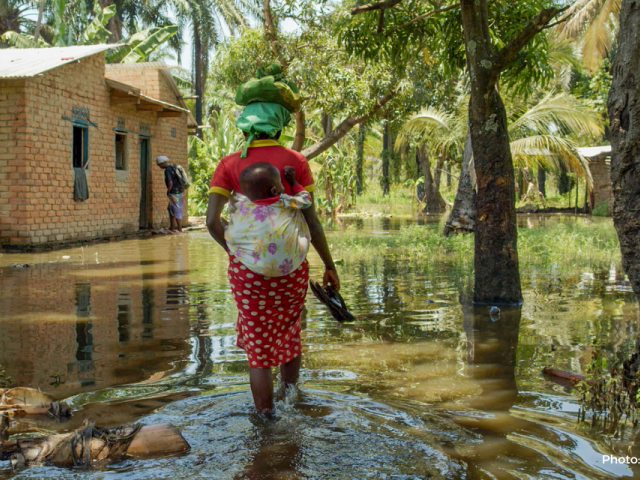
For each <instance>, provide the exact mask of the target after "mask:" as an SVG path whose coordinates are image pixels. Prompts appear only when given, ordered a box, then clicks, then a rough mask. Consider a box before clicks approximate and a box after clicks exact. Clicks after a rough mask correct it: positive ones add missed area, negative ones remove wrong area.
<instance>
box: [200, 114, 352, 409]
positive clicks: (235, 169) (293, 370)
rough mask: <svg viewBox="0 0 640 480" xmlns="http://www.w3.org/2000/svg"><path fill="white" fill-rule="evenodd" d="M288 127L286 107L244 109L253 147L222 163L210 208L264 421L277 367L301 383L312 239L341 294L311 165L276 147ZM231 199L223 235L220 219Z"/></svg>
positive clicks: (287, 381)
mask: <svg viewBox="0 0 640 480" xmlns="http://www.w3.org/2000/svg"><path fill="white" fill-rule="evenodd" d="M290 121H291V116H290V114H289V111H288V109H287V108H284V107H283V106H282V105H280V104H277V103H271V102H255V103H250V104H249V105H248V106H247V107H245V109H244V110H243V112H242V114H241V115H240V117H239V118H238V121H237V122H236V125H237V126H238V127H239V128H240V129H241V130H242V131H244V132H245V135H246V136H247V144H246V145H245V148H244V150H243V151H242V152H237V153H234V154H232V155H229V156H227V157H224V158H223V159H222V160H220V162H219V163H218V166H217V167H216V170H215V172H214V174H213V177H212V179H211V184H210V189H209V206H208V209H207V227H208V229H209V232H210V233H211V236H212V237H213V238H214V239H215V240H216V241H217V242H218V243H219V244H220V245H221V246H222V247H223V248H224V249H225V251H227V253H228V254H229V270H228V274H229V281H230V284H231V291H232V293H233V296H234V298H235V301H236V305H237V306H238V311H239V313H238V321H237V324H236V329H237V331H238V337H237V342H236V344H237V345H238V347H240V348H243V349H244V350H245V351H246V352H247V357H248V361H249V380H250V384H251V393H252V394H253V400H254V403H255V406H256V409H257V410H258V412H260V413H263V414H265V415H271V414H272V411H273V377H272V374H271V368H272V367H278V366H279V367H280V374H281V379H282V383H283V385H284V386H285V387H286V386H288V385H295V383H296V382H297V380H298V374H299V371H300V363H301V358H302V356H301V355H302V351H301V349H302V346H301V343H300V315H301V313H302V309H303V308H304V299H305V296H306V293H307V286H308V282H309V265H308V262H307V260H306V253H307V250H308V244H309V236H310V241H311V244H312V245H313V246H314V247H315V249H316V251H317V252H318V254H319V255H320V258H321V259H322V261H323V262H324V264H325V273H324V278H323V282H324V284H327V283H329V284H331V285H332V286H333V287H334V288H335V289H336V290H337V289H339V280H338V274H337V272H336V268H335V265H334V263H333V260H332V258H331V253H330V252H329V247H328V245H327V240H326V238H325V235H324V231H323V229H322V225H321V224H320V221H319V220H318V217H317V214H316V211H315V208H314V206H313V202H312V200H313V197H312V195H313V194H312V192H313V187H314V185H313V177H312V176H311V172H310V170H309V165H308V164H307V161H306V159H305V158H304V157H303V156H302V155H301V154H300V153H298V152H295V151H293V150H289V149H288V148H284V147H282V146H280V144H278V142H277V141H276V139H277V138H279V136H280V133H281V131H282V129H283V128H284V127H285V126H286V125H287V124H288V123H289V122H290ZM256 164H260V165H256ZM265 164H267V165H266V167H268V168H265ZM247 167H250V168H247ZM273 167H275V169H274V168H273ZM285 167H289V168H285ZM245 169H246V171H245ZM276 169H277V173H279V175H280V178H278V177H277V173H275V172H276ZM269 170H270V172H269ZM285 170H287V175H285ZM274 176H275V178H274ZM243 187H244V188H243ZM305 190H306V192H305ZM307 192H309V193H307ZM309 194H310V195H309ZM300 198H308V199H309V200H306V201H300ZM228 201H230V204H229V216H230V224H229V225H228V226H227V228H226V235H225V225H223V220H222V219H221V214H222V210H223V208H224V206H225V204H226V203H227V202H228Z"/></svg>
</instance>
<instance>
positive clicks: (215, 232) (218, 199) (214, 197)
mask: <svg viewBox="0 0 640 480" xmlns="http://www.w3.org/2000/svg"><path fill="white" fill-rule="evenodd" d="M228 201H229V199H228V198H227V197H225V196H224V195H222V194H220V193H211V194H210V195H209V205H208V206H207V228H208V229H209V233H210V234H211V236H212V237H213V239H214V240H215V241H216V242H218V243H219V244H220V246H222V248H224V249H225V251H227V252H228V251H229V248H228V247H227V242H226V241H225V239H224V226H223V225H222V220H221V217H220V215H222V210H223V209H224V206H225V205H226V203H227V202H228Z"/></svg>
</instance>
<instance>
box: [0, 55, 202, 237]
mask: <svg viewBox="0 0 640 480" xmlns="http://www.w3.org/2000/svg"><path fill="white" fill-rule="evenodd" d="M110 47H111V46H109V45H90V46H76V47H61V48H55V47H54V48H42V49H2V50H0V245H2V246H3V247H5V248H7V247H9V248H30V247H35V246H44V245H55V244H61V243H72V242H76V241H83V240H91V239H98V238H105V237H112V236H118V235H124V234H131V233H134V232H137V231H138V230H140V229H147V228H159V227H162V226H165V225H168V213H167V210H166V207H167V199H166V189H165V186H164V176H163V175H164V174H163V171H162V170H161V169H160V168H157V167H156V165H155V161H154V158H155V156H156V155H166V156H168V157H169V158H170V160H171V163H177V164H180V165H182V166H183V167H184V168H185V169H186V168H187V135H188V131H187V130H188V128H195V127H196V126H197V125H196V123H195V120H194V119H193V116H192V115H191V113H190V112H189V110H188V109H187V108H186V105H185V103H184V101H183V99H182V97H181V96H180V92H179V90H178V88H177V86H176V84H175V82H174V81H173V78H172V76H171V74H170V72H169V70H168V67H166V66H165V65H163V64H161V63H140V64H124V65H106V64H105V58H104V52H105V51H106V50H108V49H109V48H110ZM80 170H84V172H82V171H80ZM83 174H84V176H85V177H86V185H87V187H88V193H89V196H88V198H87V199H85V200H74V183H75V181H76V177H82V176H83ZM76 197H77V196H76ZM186 208H187V202H186V201H185V210H186Z"/></svg>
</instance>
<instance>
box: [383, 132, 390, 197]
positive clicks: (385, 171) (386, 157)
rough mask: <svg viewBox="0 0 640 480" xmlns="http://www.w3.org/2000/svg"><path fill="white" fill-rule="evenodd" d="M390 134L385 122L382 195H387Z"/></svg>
mask: <svg viewBox="0 0 640 480" xmlns="http://www.w3.org/2000/svg"><path fill="white" fill-rule="evenodd" d="M390 144H391V135H389V125H388V124H387V123H386V122H385V124H384V132H383V134H382V179H381V181H380V184H381V185H382V196H383V197H386V196H387V195H389V159H390V157H391V148H390Z"/></svg>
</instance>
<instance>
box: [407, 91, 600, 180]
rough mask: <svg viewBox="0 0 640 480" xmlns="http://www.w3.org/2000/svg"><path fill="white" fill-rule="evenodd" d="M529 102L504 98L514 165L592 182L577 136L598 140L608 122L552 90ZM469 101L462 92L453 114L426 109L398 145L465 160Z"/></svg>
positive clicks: (431, 108)
mask: <svg viewBox="0 0 640 480" xmlns="http://www.w3.org/2000/svg"><path fill="white" fill-rule="evenodd" d="M536 97H538V96H537V95H536V96H533V98H531V99H530V100H529V101H524V100H523V99H518V98H515V99H514V98H510V99H506V100H505V107H506V109H507V116H508V119H509V124H508V131H509V138H510V140H511V153H512V156H513V161H514V164H515V165H516V166H517V167H519V168H527V167H531V168H537V167H538V166H542V167H544V168H546V169H547V170H549V171H551V172H560V171H561V169H562V168H565V169H567V170H569V171H572V172H575V173H577V174H579V175H580V176H581V177H582V178H585V179H587V181H588V182H589V183H590V182H591V175H590V172H589V169H588V166H587V162H586V160H585V159H584V158H583V157H582V156H581V155H580V154H579V153H578V151H577V145H576V143H575V142H574V141H573V140H572V137H573V138H578V139H580V138H581V139H583V140H584V141H588V140H592V139H594V138H599V137H600V136H601V135H602V132H603V123H602V120H601V119H600V118H599V116H598V115H597V113H596V112H594V111H593V110H592V109H591V108H590V107H589V106H588V105H585V104H584V103H583V102H581V101H580V100H579V99H577V98H576V97H574V96H572V95H570V94H567V93H560V94H555V93H554V92H549V93H546V94H544V95H541V96H539V97H538V98H536ZM467 103H468V97H467V96H466V95H465V94H464V93H463V92H459V93H458V97H457V100H456V103H455V107H454V109H453V111H447V110H445V109H444V108H441V107H427V108H425V109H423V110H422V111H421V112H420V113H418V114H416V115H414V116H413V117H412V118H411V119H410V120H409V121H408V122H407V123H405V125H404V126H403V128H402V131H401V135H400V138H399V145H403V144H407V143H411V142H426V143H427V144H428V145H429V146H430V147H431V149H432V151H435V152H436V153H437V154H438V155H445V156H447V157H449V158H455V157H458V158H459V157H461V156H462V151H463V149H464V142H465V136H466V133H467V116H468V110H467V108H466V105H467Z"/></svg>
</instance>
